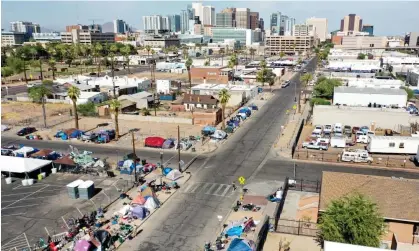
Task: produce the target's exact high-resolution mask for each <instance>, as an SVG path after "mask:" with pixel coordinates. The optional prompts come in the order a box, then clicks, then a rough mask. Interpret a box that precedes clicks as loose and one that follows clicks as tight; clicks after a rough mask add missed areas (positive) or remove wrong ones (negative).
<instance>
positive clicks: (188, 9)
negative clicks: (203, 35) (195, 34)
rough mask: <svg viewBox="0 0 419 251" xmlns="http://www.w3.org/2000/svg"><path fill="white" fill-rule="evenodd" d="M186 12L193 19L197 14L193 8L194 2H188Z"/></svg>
mask: <svg viewBox="0 0 419 251" xmlns="http://www.w3.org/2000/svg"><path fill="white" fill-rule="evenodd" d="M186 12H187V13H188V19H189V20H192V19H193V18H194V16H195V10H194V9H193V8H192V4H188V6H187V7H186Z"/></svg>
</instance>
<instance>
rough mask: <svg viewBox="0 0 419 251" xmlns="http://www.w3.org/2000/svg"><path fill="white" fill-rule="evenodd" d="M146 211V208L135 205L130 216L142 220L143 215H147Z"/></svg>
mask: <svg viewBox="0 0 419 251" xmlns="http://www.w3.org/2000/svg"><path fill="white" fill-rule="evenodd" d="M147 212H148V210H147V208H145V207H141V206H136V207H134V208H133V209H132V216H133V217H137V218H138V219H141V220H143V219H144V218H145V217H147Z"/></svg>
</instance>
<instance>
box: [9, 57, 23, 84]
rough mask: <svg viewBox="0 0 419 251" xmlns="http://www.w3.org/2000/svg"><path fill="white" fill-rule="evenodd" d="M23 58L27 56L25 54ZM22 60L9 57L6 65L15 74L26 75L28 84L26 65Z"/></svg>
mask: <svg viewBox="0 0 419 251" xmlns="http://www.w3.org/2000/svg"><path fill="white" fill-rule="evenodd" d="M23 58H25V55H24V54H23ZM23 58H22V59H20V58H17V57H8V58H7V59H6V65H7V66H9V67H10V68H11V69H12V70H13V72H14V73H15V74H20V73H22V72H23V73H24V77H25V82H26V83H28V78H27V77H26V70H27V68H26V63H25V60H24V59H23Z"/></svg>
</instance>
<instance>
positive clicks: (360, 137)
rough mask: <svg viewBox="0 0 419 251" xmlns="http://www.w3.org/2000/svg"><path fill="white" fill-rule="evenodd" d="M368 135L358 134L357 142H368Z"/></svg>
mask: <svg viewBox="0 0 419 251" xmlns="http://www.w3.org/2000/svg"><path fill="white" fill-rule="evenodd" d="M368 138H369V137H368V135H357V136H356V143H363V144H368Z"/></svg>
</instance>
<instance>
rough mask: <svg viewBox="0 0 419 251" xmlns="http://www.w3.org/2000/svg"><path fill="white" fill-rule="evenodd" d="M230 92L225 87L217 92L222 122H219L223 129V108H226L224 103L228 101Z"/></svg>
mask: <svg viewBox="0 0 419 251" xmlns="http://www.w3.org/2000/svg"><path fill="white" fill-rule="evenodd" d="M230 97H231V95H230V93H229V92H228V90H227V89H222V90H221V91H220V92H219V93H218V99H219V100H220V104H221V109H222V124H221V128H222V129H225V123H224V119H225V109H226V105H227V103H228V101H229V100H230Z"/></svg>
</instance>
